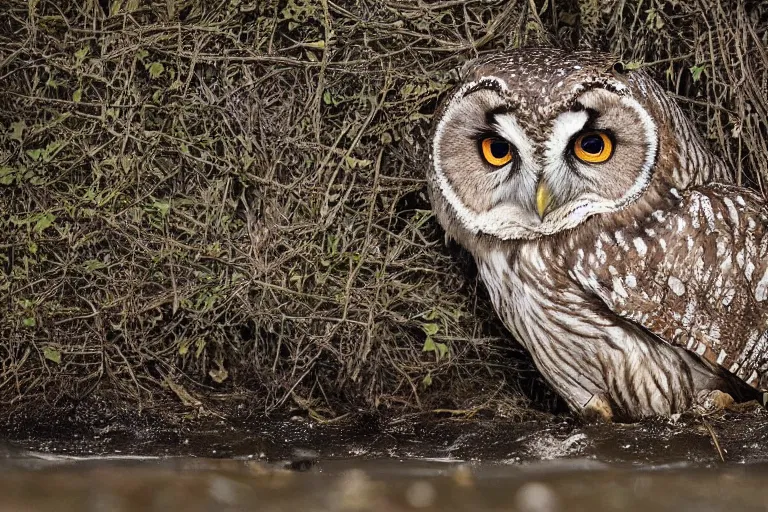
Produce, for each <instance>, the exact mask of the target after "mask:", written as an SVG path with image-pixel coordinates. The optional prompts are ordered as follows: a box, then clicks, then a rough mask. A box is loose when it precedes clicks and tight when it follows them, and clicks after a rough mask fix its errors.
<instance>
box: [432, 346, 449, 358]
mask: <svg viewBox="0 0 768 512" xmlns="http://www.w3.org/2000/svg"><path fill="white" fill-rule="evenodd" d="M435 347H437V357H438V359H442V358H443V357H445V355H446V354H447V353H448V345H446V344H445V343H435Z"/></svg>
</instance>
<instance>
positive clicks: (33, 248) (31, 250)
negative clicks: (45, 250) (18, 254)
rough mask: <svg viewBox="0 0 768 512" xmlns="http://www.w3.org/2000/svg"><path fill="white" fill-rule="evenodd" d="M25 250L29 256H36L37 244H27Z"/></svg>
mask: <svg viewBox="0 0 768 512" xmlns="http://www.w3.org/2000/svg"><path fill="white" fill-rule="evenodd" d="M27 250H28V251H29V253H30V254H37V244H36V243H35V242H29V243H28V244H27Z"/></svg>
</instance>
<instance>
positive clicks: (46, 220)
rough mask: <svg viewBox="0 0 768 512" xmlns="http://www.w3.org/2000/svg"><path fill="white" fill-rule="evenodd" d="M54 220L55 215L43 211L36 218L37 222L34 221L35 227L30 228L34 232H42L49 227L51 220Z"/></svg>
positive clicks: (51, 223)
mask: <svg viewBox="0 0 768 512" xmlns="http://www.w3.org/2000/svg"><path fill="white" fill-rule="evenodd" d="M55 220H56V216H55V215H54V214H52V213H45V214H43V215H41V216H40V218H39V219H37V222H36V223H35V227H34V228H32V230H33V231H34V232H35V233H42V232H43V231H45V230H46V229H48V228H49V227H51V226H52V225H53V221H55Z"/></svg>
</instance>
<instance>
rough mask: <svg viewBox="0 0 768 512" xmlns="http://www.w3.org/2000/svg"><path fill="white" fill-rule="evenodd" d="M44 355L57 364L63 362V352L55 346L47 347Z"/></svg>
mask: <svg viewBox="0 0 768 512" xmlns="http://www.w3.org/2000/svg"><path fill="white" fill-rule="evenodd" d="M43 357H45V358H46V359H47V360H49V361H53V362H54V363H56V364H61V352H59V351H58V350H56V349H55V348H53V347H45V348H44V349H43Z"/></svg>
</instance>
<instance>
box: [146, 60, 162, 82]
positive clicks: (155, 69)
mask: <svg viewBox="0 0 768 512" xmlns="http://www.w3.org/2000/svg"><path fill="white" fill-rule="evenodd" d="M147 70H148V71H149V76H150V77H152V78H158V77H159V76H160V75H162V74H163V71H165V66H163V64H162V63H160V62H153V63H152V64H150V65H149V67H148V68H147Z"/></svg>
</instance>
